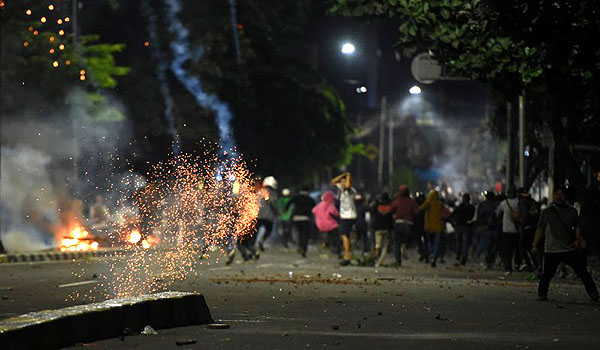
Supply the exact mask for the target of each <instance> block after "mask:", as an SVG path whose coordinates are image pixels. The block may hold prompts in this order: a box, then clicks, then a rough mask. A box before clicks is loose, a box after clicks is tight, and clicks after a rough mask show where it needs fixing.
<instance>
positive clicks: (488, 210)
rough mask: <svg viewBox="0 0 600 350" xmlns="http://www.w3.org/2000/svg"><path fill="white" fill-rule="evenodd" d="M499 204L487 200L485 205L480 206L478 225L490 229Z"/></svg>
mask: <svg viewBox="0 0 600 350" xmlns="http://www.w3.org/2000/svg"><path fill="white" fill-rule="evenodd" d="M497 206H498V203H496V202H495V201H494V200H493V199H488V200H485V201H484V202H483V203H481V204H479V208H478V209H477V225H478V226H484V227H490V225H491V224H492V221H493V219H494V216H495V215H496V214H495V212H496V207H497Z"/></svg>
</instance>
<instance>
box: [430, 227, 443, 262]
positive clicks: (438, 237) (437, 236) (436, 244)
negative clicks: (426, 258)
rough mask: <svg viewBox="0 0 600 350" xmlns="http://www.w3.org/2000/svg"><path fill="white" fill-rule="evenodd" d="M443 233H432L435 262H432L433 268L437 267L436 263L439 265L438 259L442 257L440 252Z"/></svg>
mask: <svg viewBox="0 0 600 350" xmlns="http://www.w3.org/2000/svg"><path fill="white" fill-rule="evenodd" d="M442 235H443V233H441V232H438V233H431V236H432V237H431V238H432V241H433V247H432V253H433V260H432V261H431V266H433V267H435V266H436V263H437V259H438V258H439V256H440V251H441V248H442V239H443V237H442Z"/></svg>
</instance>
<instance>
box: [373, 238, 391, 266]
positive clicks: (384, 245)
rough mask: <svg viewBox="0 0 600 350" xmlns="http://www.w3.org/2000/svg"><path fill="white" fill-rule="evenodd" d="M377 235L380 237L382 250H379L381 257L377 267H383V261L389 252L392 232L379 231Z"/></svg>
mask: <svg viewBox="0 0 600 350" xmlns="http://www.w3.org/2000/svg"><path fill="white" fill-rule="evenodd" d="M376 234H377V235H378V236H379V238H378V240H379V242H380V244H381V245H380V248H379V252H380V253H379V257H378V258H377V264H376V266H381V265H383V260H384V259H385V256H386V254H387V250H388V247H389V242H390V237H389V236H390V231H388V230H377V231H376Z"/></svg>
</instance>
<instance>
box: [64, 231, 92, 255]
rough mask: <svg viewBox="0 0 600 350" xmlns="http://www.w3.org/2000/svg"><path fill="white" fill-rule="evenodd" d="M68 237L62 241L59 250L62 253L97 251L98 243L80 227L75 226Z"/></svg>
mask: <svg viewBox="0 0 600 350" xmlns="http://www.w3.org/2000/svg"><path fill="white" fill-rule="evenodd" d="M70 234H71V235H70V236H67V237H65V238H63V239H62V241H61V242H60V250H61V251H63V252H66V251H69V252H81V251H87V250H98V242H97V241H96V240H95V239H94V237H93V236H91V235H90V233H89V232H88V231H87V230H86V229H85V228H83V227H82V226H80V225H78V224H76V225H75V227H74V228H73V229H72V230H71V232H70Z"/></svg>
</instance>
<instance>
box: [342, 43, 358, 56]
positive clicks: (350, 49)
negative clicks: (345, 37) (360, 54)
mask: <svg viewBox="0 0 600 350" xmlns="http://www.w3.org/2000/svg"><path fill="white" fill-rule="evenodd" d="M354 51H356V47H354V45H353V44H352V43H344V45H342V53H343V54H344V55H352V54H353V53H354Z"/></svg>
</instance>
